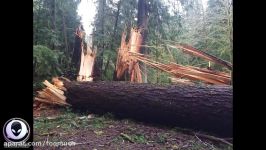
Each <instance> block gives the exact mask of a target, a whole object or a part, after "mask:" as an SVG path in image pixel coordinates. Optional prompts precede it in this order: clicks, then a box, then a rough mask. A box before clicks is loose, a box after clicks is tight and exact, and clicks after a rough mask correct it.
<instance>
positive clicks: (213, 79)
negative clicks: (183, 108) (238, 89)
mask: <svg viewBox="0 0 266 150" xmlns="http://www.w3.org/2000/svg"><path fill="white" fill-rule="evenodd" d="M129 55H130V56H131V57H132V58H133V59H136V60H138V61H142V62H143V63H145V64H147V65H149V66H151V67H153V68H156V69H160V70H162V71H165V72H167V73H169V74H171V75H173V76H175V77H178V78H187V79H190V80H197V81H203V82H205V83H208V84H217V85H222V84H225V85H229V84H230V83H231V79H230V75H229V74H226V73H223V72H217V71H211V70H208V69H203V68H198V67H193V66H182V65H179V64H175V63H170V64H163V63H160V62H156V61H153V60H151V59H149V58H147V57H145V56H144V55H143V54H139V53H134V52H129Z"/></svg>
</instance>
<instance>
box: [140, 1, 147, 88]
mask: <svg viewBox="0 0 266 150" xmlns="http://www.w3.org/2000/svg"><path fill="white" fill-rule="evenodd" d="M137 24H138V29H140V31H141V32H140V34H141V36H142V42H141V45H145V41H146V38H147V24H148V11H147V3H146V1H145V0H139V1H138V21H137ZM140 52H141V53H142V54H148V53H147V50H146V49H145V47H141V48H140ZM140 64H141V65H142V66H143V67H142V72H143V75H142V76H143V82H144V83H147V82H148V76H147V66H146V64H144V63H140Z"/></svg>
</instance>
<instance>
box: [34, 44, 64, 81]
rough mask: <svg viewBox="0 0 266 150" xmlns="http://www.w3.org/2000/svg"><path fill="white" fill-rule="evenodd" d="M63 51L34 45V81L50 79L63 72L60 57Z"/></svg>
mask: <svg viewBox="0 0 266 150" xmlns="http://www.w3.org/2000/svg"><path fill="white" fill-rule="evenodd" d="M61 53H62V52H59V51H56V50H51V49H49V48H48V47H46V46H42V45H35V46H33V75H34V81H40V80H43V79H50V78H51V77H53V76H57V75H60V74H61V73H62V71H61V69H60V64H59V57H60V55H62V54H61Z"/></svg>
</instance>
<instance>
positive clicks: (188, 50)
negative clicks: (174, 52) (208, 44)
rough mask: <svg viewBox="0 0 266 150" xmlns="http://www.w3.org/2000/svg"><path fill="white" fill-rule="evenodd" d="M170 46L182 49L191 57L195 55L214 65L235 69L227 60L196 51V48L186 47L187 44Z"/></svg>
mask: <svg viewBox="0 0 266 150" xmlns="http://www.w3.org/2000/svg"><path fill="white" fill-rule="evenodd" d="M169 46H170V47H173V48H181V49H182V51H183V52H184V53H187V54H190V55H195V56H198V57H201V58H203V59H206V60H209V61H212V62H214V63H217V64H220V65H223V66H225V67H227V68H228V69H230V70H232V69H233V65H232V64H231V63H230V62H227V61H225V60H222V59H220V58H217V57H215V56H213V55H211V54H208V53H206V52H204V51H201V50H198V49H196V48H194V47H192V46H189V45H186V44H179V45H176V46H172V45H169Z"/></svg>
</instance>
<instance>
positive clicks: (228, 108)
mask: <svg viewBox="0 0 266 150" xmlns="http://www.w3.org/2000/svg"><path fill="white" fill-rule="evenodd" d="M64 86H65V87H66V89H67V91H66V93H65V94H66V97H67V100H66V101H67V103H69V104H71V105H72V106H73V107H74V108H78V109H81V110H83V109H85V110H90V111H103V112H112V113H114V114H116V115H118V116H122V117H132V118H135V119H137V120H145V121H148V122H156V123H163V124H167V125H171V126H178V127H184V128H191V129H196V130H202V131H206V132H209V133H213V134H215V135H218V136H223V137H225V136H232V121H233V120H232V109H233V108H232V103H233V100H232V87H231V86H184V85H170V86H158V85H152V84H137V83H129V82H91V83H89V82H83V83H80V82H64Z"/></svg>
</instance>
